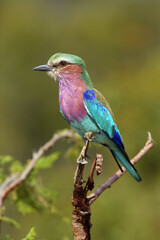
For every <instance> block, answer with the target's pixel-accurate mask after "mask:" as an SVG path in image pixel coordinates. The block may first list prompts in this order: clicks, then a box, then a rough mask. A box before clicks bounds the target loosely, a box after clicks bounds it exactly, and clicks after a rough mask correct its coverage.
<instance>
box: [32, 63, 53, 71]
mask: <svg viewBox="0 0 160 240" xmlns="http://www.w3.org/2000/svg"><path fill="white" fill-rule="evenodd" d="M52 69H53V67H50V66H48V64H44V65H40V66H37V67H35V68H33V71H52Z"/></svg>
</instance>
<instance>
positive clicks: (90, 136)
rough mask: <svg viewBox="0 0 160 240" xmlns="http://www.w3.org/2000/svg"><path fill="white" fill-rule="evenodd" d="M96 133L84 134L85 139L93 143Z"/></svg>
mask: <svg viewBox="0 0 160 240" xmlns="http://www.w3.org/2000/svg"><path fill="white" fill-rule="evenodd" d="M93 134H94V132H86V133H85V134H84V138H86V139H87V140H88V141H90V142H92V141H93V139H94V137H93Z"/></svg>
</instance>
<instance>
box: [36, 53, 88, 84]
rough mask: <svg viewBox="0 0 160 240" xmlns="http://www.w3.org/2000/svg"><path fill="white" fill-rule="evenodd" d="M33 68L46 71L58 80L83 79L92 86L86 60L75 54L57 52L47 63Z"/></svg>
mask: <svg viewBox="0 0 160 240" xmlns="http://www.w3.org/2000/svg"><path fill="white" fill-rule="evenodd" d="M33 70H35V71H46V72H47V73H48V75H49V76H51V77H52V78H54V79H55V81H58V82H60V81H63V80H66V79H67V80H68V81H72V80H76V79H81V80H82V81H85V83H86V84H88V85H89V86H92V83H91V80H90V77H89V75H88V73H87V70H86V67H85V62H84V61H83V60H82V59H81V58H80V57H78V56H75V55H71V54H65V53H56V54H54V55H53V56H52V57H51V58H50V59H49V60H48V63H47V64H44V65H40V66H38V67H35V68H34V69H33Z"/></svg>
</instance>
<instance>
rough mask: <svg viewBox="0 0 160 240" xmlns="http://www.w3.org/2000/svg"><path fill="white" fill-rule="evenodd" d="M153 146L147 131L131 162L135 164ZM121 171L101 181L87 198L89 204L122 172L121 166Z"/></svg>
mask: <svg viewBox="0 0 160 240" xmlns="http://www.w3.org/2000/svg"><path fill="white" fill-rule="evenodd" d="M153 146H154V143H153V140H152V137H151V133H150V132H148V138H147V141H146V144H145V146H144V147H143V148H142V149H141V150H140V151H139V153H138V154H137V155H136V156H135V157H133V158H132V159H131V163H132V164H133V165H134V164H136V163H137V162H138V161H139V160H140V159H141V158H142V157H143V156H144V155H145V154H146V153H147V152H148V151H149V150H150V149H151V148H152V147H153ZM122 169H123V172H121V170H118V171H117V172H116V173H115V174H114V175H113V176H112V177H110V178H109V179H108V180H107V181H106V182H105V183H103V184H102V185H101V186H100V187H99V188H98V189H97V190H96V191H95V192H94V193H91V194H90V195H89V196H88V197H87V199H88V200H89V205H91V204H92V203H93V202H94V201H95V200H96V199H97V198H98V197H99V196H100V195H101V194H102V193H103V192H104V191H105V190H106V189H107V188H110V187H111V185H112V184H113V183H114V182H116V181H117V180H118V179H119V178H120V177H121V176H122V175H124V173H125V172H126V169H125V168H124V167H122Z"/></svg>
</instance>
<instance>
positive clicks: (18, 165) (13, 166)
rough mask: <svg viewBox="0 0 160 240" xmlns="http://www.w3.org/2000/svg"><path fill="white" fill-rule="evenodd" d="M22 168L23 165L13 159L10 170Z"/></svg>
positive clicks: (18, 170)
mask: <svg viewBox="0 0 160 240" xmlns="http://www.w3.org/2000/svg"><path fill="white" fill-rule="evenodd" d="M22 170H23V166H22V164H21V163H20V162H19V161H14V163H13V164H12V165H11V166H10V172H11V173H15V172H20V171H22Z"/></svg>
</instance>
